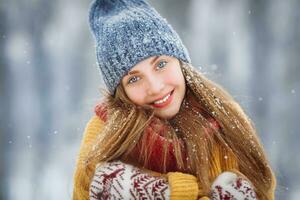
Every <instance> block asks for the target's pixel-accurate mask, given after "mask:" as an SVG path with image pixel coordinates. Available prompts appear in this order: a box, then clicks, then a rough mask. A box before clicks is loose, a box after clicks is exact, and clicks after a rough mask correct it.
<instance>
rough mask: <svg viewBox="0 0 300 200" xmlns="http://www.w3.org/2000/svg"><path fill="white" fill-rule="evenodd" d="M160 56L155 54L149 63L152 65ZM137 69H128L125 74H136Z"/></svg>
mask: <svg viewBox="0 0 300 200" xmlns="http://www.w3.org/2000/svg"><path fill="white" fill-rule="evenodd" d="M159 57H160V56H155V57H154V58H153V59H152V60H151V61H150V64H151V65H153V63H154V62H155V61H156V60H157V59H158V58H159ZM138 72H139V71H137V70H132V71H129V72H128V74H127V75H132V74H136V73H138Z"/></svg>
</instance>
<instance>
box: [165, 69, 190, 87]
mask: <svg viewBox="0 0 300 200" xmlns="http://www.w3.org/2000/svg"><path fill="white" fill-rule="evenodd" d="M164 82H165V83H166V84H170V85H178V86H182V85H184V84H185V81H184V77H183V75H182V74H181V72H180V71H179V72H177V71H175V72H174V71H173V72H170V73H167V74H166V75H165V77H164Z"/></svg>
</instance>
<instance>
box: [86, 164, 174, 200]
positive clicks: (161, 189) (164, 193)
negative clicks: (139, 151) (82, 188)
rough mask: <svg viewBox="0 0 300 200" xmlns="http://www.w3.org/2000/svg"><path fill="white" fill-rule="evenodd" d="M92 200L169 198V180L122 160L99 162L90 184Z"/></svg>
mask: <svg viewBox="0 0 300 200" xmlns="http://www.w3.org/2000/svg"><path fill="white" fill-rule="evenodd" d="M89 193H90V200H100V199H101V200H102V199H105V200H110V199H126V200H127V199H150V200H151V199H169V196H170V190H169V185H168V183H167V180H165V179H164V178H161V177H156V176H152V175H150V174H148V173H145V172H143V171H141V170H140V169H139V168H136V167H134V166H132V165H129V164H125V163H122V162H121V161H115V162H108V163H101V164H98V165H97V167H96V170H95V175H94V177H93V180H92V182H91V185H90V192H89Z"/></svg>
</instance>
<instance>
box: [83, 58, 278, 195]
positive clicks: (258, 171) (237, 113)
mask: <svg viewBox="0 0 300 200" xmlns="http://www.w3.org/2000/svg"><path fill="white" fill-rule="evenodd" d="M180 64H181V69H182V72H183V75H184V77H185V81H186V85H187V93H186V97H185V98H186V99H192V100H193V101H191V102H192V104H191V105H190V104H189V103H190V101H187V100H185V104H184V106H182V108H181V109H180V112H179V113H178V114H177V115H176V116H175V117H174V118H173V119H172V120H169V121H168V120H165V121H163V120H162V121H163V122H166V123H168V124H169V125H170V127H171V129H170V133H169V135H168V137H171V138H172V139H173V140H178V139H179V138H181V139H183V140H184V141H185V143H186V148H187V158H188V172H189V173H191V174H193V175H195V176H196V177H197V179H198V182H199V185H201V187H202V188H203V190H204V191H206V193H207V194H209V188H210V185H211V183H212V181H213V180H212V179H211V177H209V173H208V170H209V167H210V165H211V160H212V159H211V158H212V156H213V154H212V151H211V149H212V148H213V146H214V145H221V146H222V147H223V148H226V149H227V150H228V151H229V152H232V154H233V155H234V156H235V157H236V160H237V163H238V168H239V171H240V172H241V173H243V174H244V175H245V176H246V177H247V178H248V179H249V180H250V181H251V182H252V184H253V185H254V187H255V191H256V193H257V196H258V199H261V200H264V199H266V200H269V199H273V198H274V190H275V183H276V179H275V176H274V174H273V172H272V169H271V168H270V164H269V162H268V160H267V158H266V155H265V152H264V150H263V146H262V144H261V142H260V141H259V139H258V137H257V134H256V130H255V128H254V125H253V122H252V121H251V120H250V119H249V118H248V117H247V115H246V114H245V113H244V111H243V110H242V108H241V107H240V106H239V104H238V103H237V102H236V101H235V100H234V99H233V97H232V96H230V95H229V94H228V93H227V92H226V91H225V90H224V89H223V88H222V87H221V86H219V85H218V84H216V83H214V82H212V81H210V80H208V79H207V78H205V77H204V75H203V74H201V73H200V72H199V71H197V70H196V68H193V67H192V66H191V65H190V64H188V63H184V62H181V61H180ZM104 101H105V103H106V105H107V107H108V121H107V122H106V124H105V127H104V129H103V130H102V131H101V134H100V137H101V138H99V139H98V140H97V142H96V143H95V144H94V146H93V148H92V150H91V151H90V153H89V155H88V158H87V160H86V172H87V175H88V177H90V180H91V178H92V176H93V173H94V169H95V165H96V164H97V163H99V162H105V161H112V160H118V159H121V160H127V158H128V157H129V155H130V152H131V151H132V150H133V149H134V147H135V146H136V144H137V143H138V141H140V140H141V138H143V133H144V129H145V127H147V126H148V125H149V123H150V121H151V119H153V118H154V117H155V116H154V113H153V110H151V109H145V108H141V107H139V106H137V105H135V104H133V103H132V102H131V101H130V99H129V98H128V97H127V95H126V93H125V91H124V88H123V87H122V85H120V86H118V88H117V89H116V93H115V95H114V96H112V95H110V94H109V93H107V94H106V95H105V98H104ZM197 106H198V107H199V108H201V110H203V111H204V112H205V113H206V114H207V115H210V116H212V117H213V118H214V119H215V120H216V121H217V122H218V123H219V125H220V127H221V128H220V129H218V130H216V129H212V130H213V132H212V134H209V135H207V134H205V131H204V129H206V128H207V127H210V124H209V123H208V121H207V118H206V117H205V116H203V114H202V113H199V112H198V111H199V109H194V107H197ZM189 107H190V108H189ZM178 130H179V131H178ZM178 132H179V133H178ZM179 152H181V147H180V145H175V157H176V161H177V165H178V166H179V168H183V163H184V160H183V159H184V158H182V157H181V156H180V155H181V154H180V153H179ZM147 153H149V152H147V150H145V149H144V154H143V155H146V154H147ZM146 162H147V159H144V164H145V163H146ZM164 164H165V162H164Z"/></svg>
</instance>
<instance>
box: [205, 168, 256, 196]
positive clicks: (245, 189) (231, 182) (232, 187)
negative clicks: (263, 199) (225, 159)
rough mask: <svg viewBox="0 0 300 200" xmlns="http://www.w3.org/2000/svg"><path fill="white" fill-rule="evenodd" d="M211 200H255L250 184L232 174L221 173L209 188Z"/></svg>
mask: <svg viewBox="0 0 300 200" xmlns="http://www.w3.org/2000/svg"><path fill="white" fill-rule="evenodd" d="M211 191H212V193H211V199H213V200H225V199H226V200H246V199H247V200H255V199H256V194H255V191H254V188H253V186H252V184H251V183H250V182H249V181H248V180H247V179H245V178H243V177H242V176H238V175H237V174H235V173H233V172H223V173H222V174H220V175H219V176H218V177H217V178H216V180H215V181H214V182H213V184H212V186H211Z"/></svg>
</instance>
